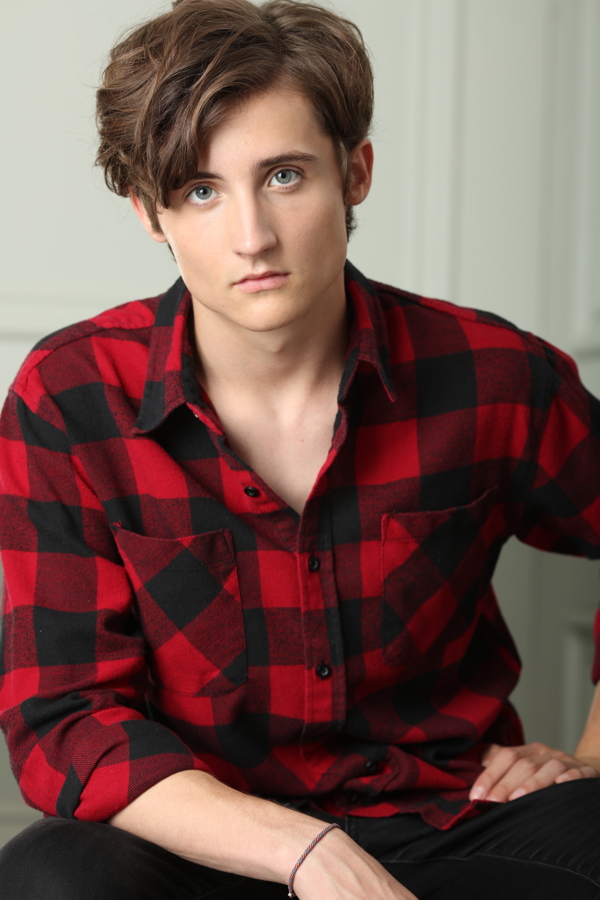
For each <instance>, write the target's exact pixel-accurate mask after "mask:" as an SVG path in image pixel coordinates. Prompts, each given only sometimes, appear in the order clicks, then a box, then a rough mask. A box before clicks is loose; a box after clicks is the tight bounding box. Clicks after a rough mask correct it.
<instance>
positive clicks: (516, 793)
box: [490, 757, 570, 800]
mask: <svg viewBox="0 0 600 900" xmlns="http://www.w3.org/2000/svg"><path fill="white" fill-rule="evenodd" d="M569 767H570V763H569V762H565V760H562V759H557V758H556V757H551V758H549V759H547V760H546V762H544V763H543V764H541V765H539V766H537V767H536V768H535V769H534V771H532V772H531V774H530V775H528V776H527V777H525V778H523V780H522V781H521V782H520V783H517V784H515V781H516V779H515V778H510V777H508V778H507V779H506V780H505V783H504V784H500V785H497V787H496V788H494V791H493V792H492V793H495V792H496V790H498V789H505V790H506V791H508V797H507V799H508V800H518V799H519V797H524V796H525V795H526V794H531V793H533V791H539V790H540V789H541V788H545V787H550V785H551V784H555V783H556V779H557V778H559V777H560V776H561V775H564V774H565V773H566V771H568V770H569ZM524 768H525V767H522V768H521V771H519V772H518V774H519V775H521V774H522V772H523V771H524ZM516 774H517V772H515V775H516ZM503 795H504V790H503ZM490 799H491V797H490Z"/></svg>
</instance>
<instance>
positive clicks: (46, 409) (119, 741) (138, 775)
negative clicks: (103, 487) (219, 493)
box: [0, 390, 210, 821]
mask: <svg viewBox="0 0 600 900" xmlns="http://www.w3.org/2000/svg"><path fill="white" fill-rule="evenodd" d="M0 494H1V496H0V545H1V548H2V562H3V567H4V596H3V634H2V645H1V647H0V725H1V727H2V729H3V730H4V732H5V734H6V738H7V741H8V746H9V752H10V755H11V762H12V767H13V771H14V774H15V776H16V778H17V780H18V781H19V784H20V787H21V791H22V793H23V796H24V798H25V800H26V802H27V803H29V804H30V805H31V806H34V807H36V808H38V809H40V810H42V811H43V812H45V813H48V814H51V815H58V816H61V817H64V818H80V819H88V820H96V821H102V820H105V819H107V818H109V817H110V816H111V815H113V814H114V813H116V812H118V810H120V809H122V808H123V807H125V806H126V805H127V804H128V803H130V802H131V801H132V800H133V799H134V798H135V797H136V796H138V795H139V794H141V793H143V792H144V791H145V790H147V789H148V788H149V787H151V786H152V785H153V784H155V783H157V782H159V781H161V780H162V779H164V778H166V777H167V776H169V775H171V774H173V773H175V772H178V771H182V770H186V769H194V768H195V769H201V770H204V771H210V767H209V766H208V765H205V764H204V763H203V762H202V761H201V760H199V759H198V758H197V757H195V756H194V755H193V754H192V753H191V751H190V750H189V749H188V747H187V746H186V745H185V744H184V743H183V742H182V741H181V740H180V739H179V738H178V737H177V736H176V735H175V734H174V733H173V732H172V731H171V730H169V729H168V728H167V727H165V726H163V725H162V724H159V723H157V722H154V721H151V720H150V719H149V718H148V717H147V710H146V706H145V691H146V678H147V675H146V666H145V662H144V654H145V651H146V648H145V642H144V637H143V635H142V632H141V629H140V626H139V622H138V620H137V618H136V615H135V607H134V604H133V600H132V589H131V586H130V583H129V581H128V578H127V576H126V573H125V570H124V567H123V564H122V560H121V558H120V556H119V554H118V552H117V550H116V548H115V545H114V542H113V537H112V534H111V531H110V527H109V523H108V520H107V517H106V515H105V513H104V511H103V508H102V505H101V503H100V502H99V500H98V498H97V497H96V496H95V494H94V492H93V490H92V488H91V486H90V484H89V483H88V481H87V479H86V475H85V472H83V471H82V470H81V468H80V467H79V466H78V461H77V458H76V456H75V455H74V454H73V453H72V452H71V448H70V446H69V441H68V438H67V430H66V429H65V427H64V422H63V421H62V416H61V414H60V412H59V410H58V409H57V407H56V405H55V404H54V403H53V402H52V400H51V398H49V397H48V396H47V395H45V396H42V397H41V398H38V397H36V398H33V397H29V398H28V397H27V393H26V392H25V391H24V390H20V391H19V393H18V394H17V393H16V392H15V391H14V390H12V391H11V392H10V394H9V397H8V399H7V401H6V403H5V406H4V410H3V412H2V416H1V418H0Z"/></svg>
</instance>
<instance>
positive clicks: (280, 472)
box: [218, 401, 337, 513]
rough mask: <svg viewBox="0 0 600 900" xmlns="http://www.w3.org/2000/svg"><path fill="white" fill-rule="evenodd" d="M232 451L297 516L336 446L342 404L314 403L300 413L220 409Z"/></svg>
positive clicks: (334, 402)
mask: <svg viewBox="0 0 600 900" xmlns="http://www.w3.org/2000/svg"><path fill="white" fill-rule="evenodd" d="M218 412H219V415H220V418H221V422H222V424H223V427H224V429H225V434H226V435H227V441H228V443H229V446H230V447H231V449H232V450H233V451H234V452H235V453H237V455H238V456H240V457H241V458H242V459H243V460H244V462H246V463H248V465H249V466H251V467H252V468H253V469H254V471H255V472H256V473H257V474H258V475H259V476H260V477H261V479H262V480H263V481H264V482H265V483H266V484H268V486H269V487H270V488H271V490H273V491H274V492H275V493H276V494H277V495H278V496H279V497H281V499H282V500H284V501H285V502H286V503H287V504H288V505H289V506H291V507H292V509H295V510H296V512H298V513H302V510H303V508H304V504H305V503H306V500H307V498H308V496H309V494H310V492H311V490H312V488H313V485H314V483H315V481H316V480H317V476H318V474H319V472H320V470H321V468H322V466H323V464H324V463H325V460H326V459H327V454H328V453H329V449H330V447H331V439H332V435H333V425H334V421H335V416H336V414H337V402H336V401H333V402H326V403H323V402H321V403H314V404H310V405H309V407H308V408H307V409H306V410H305V411H304V412H303V413H302V414H300V415H298V416H295V417H290V418H288V419H284V420H282V419H278V418H277V417H276V416H269V415H265V414H263V415H259V414H258V412H256V414H255V415H247V414H241V413H239V412H238V415H231V414H229V413H228V411H226V410H218Z"/></svg>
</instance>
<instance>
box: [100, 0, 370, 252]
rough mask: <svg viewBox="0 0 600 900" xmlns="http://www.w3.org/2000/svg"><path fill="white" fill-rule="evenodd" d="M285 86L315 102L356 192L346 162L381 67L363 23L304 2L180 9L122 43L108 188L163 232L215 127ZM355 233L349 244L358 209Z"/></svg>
mask: <svg viewBox="0 0 600 900" xmlns="http://www.w3.org/2000/svg"><path fill="white" fill-rule="evenodd" d="M276 83H277V84H280V85H282V86H284V87H289V88H293V89H295V90H300V91H301V92H302V93H303V94H304V95H305V96H306V97H307V98H308V99H309V100H310V102H311V103H312V105H313V108H314V110H315V113H316V116H317V120H318V122H319V123H320V126H321V128H322V129H323V132H324V133H325V134H327V135H329V137H331V139H332V140H333V142H334V145H335V148H336V153H337V157H338V162H339V165H340V171H341V172H342V177H343V181H344V184H345V185H346V188H347V185H348V155H349V153H350V151H351V150H352V149H353V147H355V146H356V145H357V144H358V143H359V141H361V140H362V139H363V138H365V137H366V136H367V134H368V132H369V127H370V124H371V119H372V115H373V73H372V69H371V64H370V61H369V56H368V52H367V50H366V48H365V45H364V42H363V39H362V35H361V33H360V31H359V29H358V28H357V26H356V25H354V24H353V23H352V22H349V21H348V20H346V19H343V18H341V17H340V16H338V15H336V14H335V13H333V12H331V11H330V10H328V9H325V8H323V7H321V6H318V5H316V4H312V3H304V2H300V0H268V2H266V3H263V4H262V5H260V6H255V5H254V4H253V3H251V2H249V0H176V2H174V3H173V8H172V9H171V10H170V11H169V12H167V13H165V14H164V15H161V16H158V17H157V18H155V19H152V20H151V21H149V22H146V23H145V24H142V25H140V26H137V27H135V28H134V29H133V30H131V31H130V32H129V33H128V34H127V35H126V36H125V37H124V38H123V39H122V40H120V41H119V43H118V44H117V45H116V46H115V47H114V48H113V50H112V51H111V53H110V57H109V61H108V64H107V66H106V68H105V70H104V73H103V76H102V82H101V85H100V88H99V89H98V93H97V124H98V132H99V136H100V146H99V148H98V153H97V156H96V163H97V164H98V165H99V166H101V167H102V168H103V169H104V178H105V181H106V184H107V185H108V187H109V188H110V189H111V190H112V191H114V192H115V193H117V194H119V195H121V196H123V197H124V196H127V195H128V193H129V191H130V190H133V191H134V192H135V193H136V194H137V195H138V196H139V198H140V199H141V200H142V202H143V204H144V206H145V208H146V210H147V212H148V214H149V216H150V218H151V219H152V224H153V226H154V228H155V229H156V230H160V228H159V224H158V219H157V216H156V214H157V210H158V209H160V208H162V209H166V208H168V206H169V195H170V192H171V191H173V190H176V189H177V188H178V187H181V186H182V185H183V184H185V182H186V181H188V180H189V179H190V178H192V177H193V175H194V173H195V172H196V169H197V163H198V153H199V152H200V150H201V149H202V146H203V143H204V141H205V140H206V138H207V136H208V135H209V134H210V132H211V129H213V128H215V126H216V125H218V124H219V123H220V122H221V121H222V120H223V118H224V117H225V115H226V114H227V112H228V111H229V110H230V109H231V107H232V106H233V105H235V104H236V103H238V102H239V101H240V100H242V99H244V98H246V97H249V96H251V95H253V94H259V93H261V92H263V91H266V90H268V89H269V88H270V87H272V86H273V85H274V84H276ZM346 227H347V231H348V235H350V233H351V231H352V230H353V227H354V218H353V209H352V207H350V206H347V207H346Z"/></svg>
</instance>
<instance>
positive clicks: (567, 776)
mask: <svg viewBox="0 0 600 900" xmlns="http://www.w3.org/2000/svg"><path fill="white" fill-rule="evenodd" d="M597 777H598V772H597V771H596V769H594V767H593V766H587V765H585V766H580V767H579V768H573V769H568V770H567V771H566V772H563V773H562V775H558V776H557V777H556V778H555V783H556V784H562V783H563V782H565V781H576V780H577V779H578V778H597Z"/></svg>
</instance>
